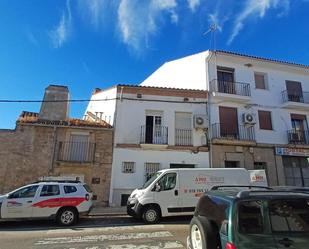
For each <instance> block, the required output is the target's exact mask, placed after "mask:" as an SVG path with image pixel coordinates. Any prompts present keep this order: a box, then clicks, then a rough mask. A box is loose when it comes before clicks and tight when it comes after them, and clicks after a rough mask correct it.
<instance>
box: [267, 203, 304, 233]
mask: <svg viewBox="0 0 309 249" xmlns="http://www.w3.org/2000/svg"><path fill="white" fill-rule="evenodd" d="M269 210H270V221H271V227H272V230H273V232H309V201H308V200H305V199H297V200H273V201H270V203H269Z"/></svg>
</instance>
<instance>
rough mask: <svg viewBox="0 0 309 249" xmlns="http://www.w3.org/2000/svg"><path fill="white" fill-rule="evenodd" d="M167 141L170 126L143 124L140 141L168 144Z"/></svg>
mask: <svg viewBox="0 0 309 249" xmlns="http://www.w3.org/2000/svg"><path fill="white" fill-rule="evenodd" d="M167 142H168V128H167V127H166V126H161V125H155V126H146V125H142V127H141V136H140V143H142V144H167Z"/></svg>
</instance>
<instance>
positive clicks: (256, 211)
mask: <svg viewBox="0 0 309 249" xmlns="http://www.w3.org/2000/svg"><path fill="white" fill-rule="evenodd" d="M262 210H263V203H262V202H261V201H243V202H240V203H239V204H238V230H239V232H240V233H251V234H254V233H263V215H262Z"/></svg>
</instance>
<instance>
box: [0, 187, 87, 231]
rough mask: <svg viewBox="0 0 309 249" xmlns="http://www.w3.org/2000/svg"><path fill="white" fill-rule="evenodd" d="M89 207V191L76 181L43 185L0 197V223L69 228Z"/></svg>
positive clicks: (23, 188) (22, 188)
mask: <svg viewBox="0 0 309 249" xmlns="http://www.w3.org/2000/svg"><path fill="white" fill-rule="evenodd" d="M91 206H92V191H91V190H90V188H89V187H88V186H87V185H86V184H84V183H81V182H79V181H42V182H36V183H33V184H29V185H26V186H23V187H21V188H18V189H16V190H14V191H12V192H10V193H8V194H6V195H2V196H0V219H25V218H26V219H29V218H30V219H42V218H49V219H56V221H57V222H58V223H59V224H61V225H63V226H69V225H72V224H74V223H76V222H77V220H78V218H79V215H81V214H86V213H88V212H89V211H90V209H91Z"/></svg>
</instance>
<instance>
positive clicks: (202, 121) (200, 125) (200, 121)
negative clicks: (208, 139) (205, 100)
mask: <svg viewBox="0 0 309 249" xmlns="http://www.w3.org/2000/svg"><path fill="white" fill-rule="evenodd" d="M193 124H194V128H195V129H205V128H207V127H208V117H207V115H204V114H197V115H194V120H193Z"/></svg>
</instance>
